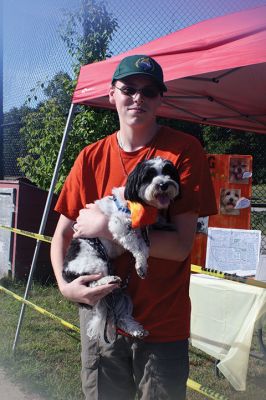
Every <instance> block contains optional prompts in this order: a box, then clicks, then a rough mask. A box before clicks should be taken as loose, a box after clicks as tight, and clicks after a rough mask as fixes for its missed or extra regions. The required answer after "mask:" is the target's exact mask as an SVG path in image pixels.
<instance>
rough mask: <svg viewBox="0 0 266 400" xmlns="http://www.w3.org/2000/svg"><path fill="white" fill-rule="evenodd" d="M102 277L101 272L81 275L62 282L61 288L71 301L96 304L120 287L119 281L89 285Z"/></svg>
mask: <svg viewBox="0 0 266 400" xmlns="http://www.w3.org/2000/svg"><path fill="white" fill-rule="evenodd" d="M100 278H102V275H101V274H97V275H84V276H80V277H79V278H77V279H75V280H74V281H72V282H70V283H67V282H65V283H64V284H61V286H60V287H59V289H60V291H61V293H62V295H63V296H64V297H66V298H67V299H68V300H70V301H73V302H75V303H82V304H88V305H90V306H94V305H95V304H96V303H97V302H98V301H99V300H101V299H102V298H103V297H105V296H106V295H108V294H109V293H111V292H112V291H113V290H114V289H117V288H118V287H119V284H117V283H109V284H107V285H101V286H96V287H93V288H91V287H89V286H87V285H88V283H89V282H92V281H96V280H98V279H100Z"/></svg>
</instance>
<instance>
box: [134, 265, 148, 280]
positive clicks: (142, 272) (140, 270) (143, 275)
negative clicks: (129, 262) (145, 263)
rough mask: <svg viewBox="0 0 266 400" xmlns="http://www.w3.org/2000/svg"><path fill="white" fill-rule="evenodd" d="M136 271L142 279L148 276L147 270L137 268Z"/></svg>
mask: <svg viewBox="0 0 266 400" xmlns="http://www.w3.org/2000/svg"><path fill="white" fill-rule="evenodd" d="M136 271H137V274H138V276H139V277H140V278H141V279H144V278H146V275H147V268H143V267H136Z"/></svg>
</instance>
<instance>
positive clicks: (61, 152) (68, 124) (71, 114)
mask: <svg viewBox="0 0 266 400" xmlns="http://www.w3.org/2000/svg"><path fill="white" fill-rule="evenodd" d="M74 108H75V105H74V104H73V103H72V104H71V106H70V109H69V112H68V117H67V122H66V126H65V129H64V134H63V138H62V141H61V146H60V150H59V153H58V156H57V161H56V165H55V169H54V173H53V177H52V181H51V185H50V189H49V193H48V196H47V200H46V204H45V208H44V212H43V216H42V220H41V224H40V229H39V234H40V235H43V234H44V229H45V226H46V222H47V218H48V214H49V211H50V206H51V202H52V198H53V193H54V188H55V184H56V181H57V177H58V173H59V168H60V165H61V161H62V158H63V155H64V150H65V146H66V142H67V138H68V133H69V130H70V127H71V123H72V119H73V117H74ZM40 245H41V241H40V240H37V242H36V246H35V251H34V254H33V259H32V263H31V268H30V272H29V276H28V281H27V286H26V290H25V293H24V300H27V297H28V293H29V290H30V288H31V283H32V278H33V273H34V270H35V266H36V261H37V257H38V254H39V249H40ZM24 311H25V303H22V306H21V310H20V316H19V320H18V325H17V331H16V335H15V339H14V343H13V347H12V350H13V352H14V351H15V350H16V345H17V342H18V338H19V334H20V329H21V325H22V321H23V317H24Z"/></svg>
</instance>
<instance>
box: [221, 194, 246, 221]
mask: <svg viewBox="0 0 266 400" xmlns="http://www.w3.org/2000/svg"><path fill="white" fill-rule="evenodd" d="M240 195H241V191H240V189H221V192H220V211H221V214H225V215H238V214H239V210H238V209H236V208H235V207H236V205H237V203H238V201H239V199H240Z"/></svg>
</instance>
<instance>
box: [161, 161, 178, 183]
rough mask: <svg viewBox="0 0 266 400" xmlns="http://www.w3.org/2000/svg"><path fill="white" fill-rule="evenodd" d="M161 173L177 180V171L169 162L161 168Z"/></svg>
mask: <svg viewBox="0 0 266 400" xmlns="http://www.w3.org/2000/svg"><path fill="white" fill-rule="evenodd" d="M162 173H163V175H168V176H170V178H171V179H173V180H174V181H177V182H178V172H177V170H176V169H175V168H174V167H173V165H171V164H165V165H164V167H163V169H162Z"/></svg>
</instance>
